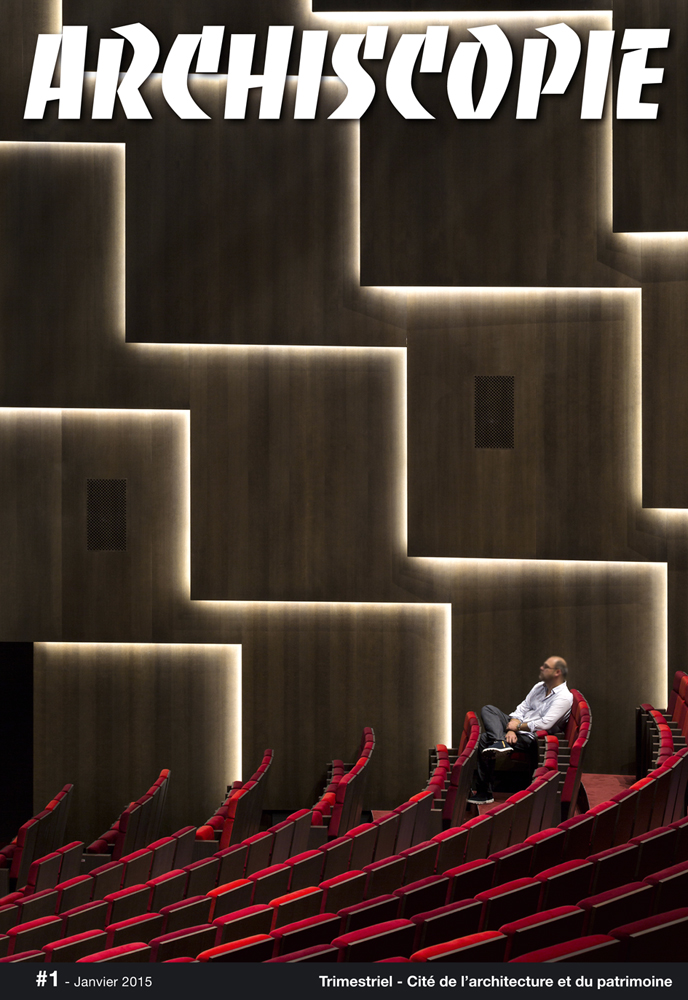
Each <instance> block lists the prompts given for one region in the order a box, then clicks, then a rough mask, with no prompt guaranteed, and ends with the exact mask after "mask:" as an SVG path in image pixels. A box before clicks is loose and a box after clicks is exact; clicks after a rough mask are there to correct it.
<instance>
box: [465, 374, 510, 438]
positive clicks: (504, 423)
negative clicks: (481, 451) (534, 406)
mask: <svg viewBox="0 0 688 1000" xmlns="http://www.w3.org/2000/svg"><path fill="white" fill-rule="evenodd" d="M475 446H476V448H513V446H514V376H513V375H476V376H475Z"/></svg>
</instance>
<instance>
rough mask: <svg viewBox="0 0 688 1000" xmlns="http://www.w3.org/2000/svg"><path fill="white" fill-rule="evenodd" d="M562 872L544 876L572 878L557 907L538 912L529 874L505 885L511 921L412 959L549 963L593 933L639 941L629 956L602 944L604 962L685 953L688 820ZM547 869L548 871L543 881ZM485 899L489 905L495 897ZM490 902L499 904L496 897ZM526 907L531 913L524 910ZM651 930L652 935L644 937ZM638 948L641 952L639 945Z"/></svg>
mask: <svg viewBox="0 0 688 1000" xmlns="http://www.w3.org/2000/svg"><path fill="white" fill-rule="evenodd" d="M663 852H664V853H665V856H664V859H663V860H664V861H665V862H667V861H668V862H669V864H668V866H667V867H664V868H662V869H658V870H657V869H655V868H654V865H656V864H657V863H658V859H659V857H660V856H661V854H662V853H663ZM559 869H560V870H559V871H557V869H553V870H552V873H551V875H549V876H548V879H547V880H546V881H550V880H552V881H556V880H559V881H561V880H562V879H563V880H564V882H565V883H568V885H566V884H565V885H564V888H565V889H568V891H567V892H564V893H562V886H561V885H560V886H558V887H557V895H558V896H559V897H560V901H559V902H558V904H557V905H556V906H554V907H550V908H544V909H543V907H542V905H541V904H540V906H539V908H538V910H537V911H535V910H532V904H529V902H528V894H529V893H530V894H531V895H532V896H533V898H534V896H535V894H536V892H537V890H536V887H534V886H531V885H529V884H528V882H527V880H525V879H522V880H520V884H519V883H518V882H513V883H512V884H511V885H510V886H509V887H506V886H503V887H502V890H507V889H508V891H506V892H504V891H503V892H502V893H501V894H500V897H501V902H503V903H504V904H505V906H507V907H508V910H509V916H510V920H509V922H508V923H506V924H504V925H502V926H500V927H499V928H498V929H492V928H489V927H488V926H487V924H488V923H489V919H488V920H487V921H485V920H483V922H482V925H481V927H480V928H479V930H478V929H476V931H475V932H473V933H472V934H471V933H469V934H468V935H463V936H462V937H459V938H456V939H454V940H453V941H448V942H445V943H444V944H440V945H433V946H430V947H428V948H426V949H424V950H423V951H420V952H418V953H416V954H415V955H412V956H411V960H412V961H413V960H415V961H497V962H501V961H513V960H515V959H516V958H518V957H520V960H521V961H530V962H538V961H549V960H551V959H552V958H554V959H556V958H557V957H563V956H564V955H571V953H572V952H574V953H575V954H578V949H579V947H580V944H581V942H580V940H579V939H580V938H581V937H584V936H585V937H588V936H591V935H596V936H598V935H604V936H606V937H607V938H609V937H611V938H612V939H613V938H617V939H618V940H620V941H625V942H626V943H634V944H635V946H636V951H634V952H633V953H631V954H629V953H625V954H624V953H623V951H622V949H620V948H614V949H613V950H609V949H607V948H603V949H601V951H602V952H603V954H602V953H601V954H600V959H601V960H603V961H604V960H611V961H623V960H626V959H629V958H630V960H632V961H660V960H667V961H671V960H673V961H675V960H676V959H677V958H678V957H679V955H680V954H681V953H680V952H677V951H675V950H673V951H672V948H671V941H672V939H673V938H674V935H675V933H676V930H677V927H679V926H682V927H683V929H684V931H685V929H686V921H685V919H683V918H682V917H680V916H679V917H678V918H677V914H676V910H677V909H680V907H681V906H682V904H683V903H685V900H686V892H687V890H688V820H687V819H686V818H685V817H684V818H683V819H682V820H679V821H677V822H676V823H675V824H673V825H672V826H669V827H666V828H664V829H661V830H657V831H652V833H651V834H649V835H645V836H644V837H638V838H634V839H633V840H631V841H630V842H629V843H628V844H625V845H623V846H622V847H621V848H613V849H612V850H611V851H605V852H602V854H600V855H597V856H593V857H590V858H587V859H586V860H585V861H582V862H577V863H576V862H574V863H571V864H569V866H568V870H566V871H565V872H564V871H562V869H564V866H563V865H562V866H559ZM546 874H547V873H542V874H541V876H540V878H542V877H543V876H545V875H546ZM545 884H546V882H545ZM601 887H603V888H601ZM586 890H587V891H588V892H591V894H590V895H587V896H584V897H583V898H578V899H577V902H574V900H575V899H576V897H577V896H578V895H579V893H580V892H581V891H583V892H585V891H586ZM481 896H482V898H483V906H484V907H485V906H486V905H487V904H488V896H489V894H488V893H483V894H481ZM519 897H520V898H519ZM540 900H542V893H541V895H540ZM491 901H492V902H494V897H493V899H492V900H491ZM524 908H525V909H526V910H528V909H530V910H531V912H528V913H527V914H524V913H522V912H519V910H521V911H522V910H523V909H524ZM504 912H506V910H505V911H504ZM686 913H688V910H686ZM677 919H678V924H677ZM493 922H494V918H493ZM629 925H630V926H629ZM485 931H488V932H489V933H484V932H485ZM648 932H649V933H650V937H649V940H646V939H645V934H646V933H648ZM650 942H651V945H650V947H648V945H649V944H650ZM596 943H597V944H601V942H596ZM638 946H640V947H641V949H642V950H641V951H638V950H637V947H638ZM533 949H536V950H533Z"/></svg>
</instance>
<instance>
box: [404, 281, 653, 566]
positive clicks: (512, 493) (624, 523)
mask: <svg viewBox="0 0 688 1000" xmlns="http://www.w3.org/2000/svg"><path fill="white" fill-rule="evenodd" d="M417 298H418V299H419V300H420V299H421V296H418V297H417ZM415 318H417V321H418V323H419V328H418V329H417V330H416V329H414V330H413V332H412V333H411V334H410V336H409V346H408V372H409V401H408V428H409V552H410V553H411V554H414V555H437V556H492V557H495V556H496V557H500V556H501V557H506V558H524V557H525V558H545V559H553V558H561V559H637V558H638V556H639V551H640V552H642V553H643V555H644V554H645V548H644V547H643V548H642V549H640V550H639V548H638V540H637V539H635V538H634V537H633V536H632V535H631V533H629V527H628V521H629V512H630V508H631V495H632V493H633V491H634V489H635V480H636V479H637V477H638V475H639V468H638V463H639V449H640V442H639V439H638V438H639V428H640V419H639V417H640V414H639V390H640V385H639V382H640V343H639V340H640V337H639V329H638V323H637V297H636V295H635V294H631V295H630V296H629V295H628V294H623V293H617V294H614V293H611V292H600V293H597V294H592V293H589V294H587V295H586V296H585V297H582V296H580V295H577V294H564V293H562V294H560V295H559V296H558V298H557V300H556V302H553V301H552V302H549V301H547V299H546V298H545V296H543V295H539V294H535V293H531V294H521V295H517V294H509V293H507V292H497V293H493V294H491V295H490V294H483V295H481V296H477V295H468V294H465V295H461V294H460V293H456V294H455V295H453V296H450V295H445V296H443V297H437V298H436V299H434V300H432V299H431V302H430V303H429V304H428V305H427V306H426V305H425V304H424V303H423V302H420V301H419V302H418V306H417V313H416V314H415V316H414V319H415ZM428 320H429V321H430V323H431V324H432V325H430V326H428V327H425V326H423V323H424V322H427V321H428ZM476 375H512V376H514V379H515V383H514V385H515V438H514V447H513V449H485V448H476V447H475V436H474V427H475V418H474V397H475V391H474V379H475V376H476ZM648 554H649V553H648ZM657 555H658V553H656V554H655V558H656V557H657Z"/></svg>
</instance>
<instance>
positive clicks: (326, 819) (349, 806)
mask: <svg viewBox="0 0 688 1000" xmlns="http://www.w3.org/2000/svg"><path fill="white" fill-rule="evenodd" d="M374 749H375V733H374V732H373V730H372V729H371V728H370V726H365V727H364V729H363V735H362V737H361V743H360V746H359V749H358V759H357V760H356V762H355V763H354V764H352V765H351V766H350V767H349V766H348V765H346V764H344V762H343V761H341V760H334V761H333V762H332V770H331V777H330V781H329V783H328V784H327V786H326V788H325V791H324V792H323V795H322V797H321V798H320V800H319V801H318V802H317V803H316V804H315V806H314V807H313V817H312V823H313V825H314V826H318V827H325V828H326V830H327V834H326V835H327V836H328V837H330V838H335V837H341V836H342V834H344V833H346V831H347V830H350V829H351V828H352V827H354V826H356V824H357V823H358V822H359V820H360V818H361V812H362V809H363V793H364V791H365V784H366V778H367V768H368V764H369V762H370V758H371V756H372V753H373V750H374Z"/></svg>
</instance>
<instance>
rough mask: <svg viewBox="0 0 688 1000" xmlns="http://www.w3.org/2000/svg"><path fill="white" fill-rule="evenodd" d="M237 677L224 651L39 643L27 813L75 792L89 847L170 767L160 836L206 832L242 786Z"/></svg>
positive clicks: (80, 829) (73, 819)
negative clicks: (186, 829)
mask: <svg viewBox="0 0 688 1000" xmlns="http://www.w3.org/2000/svg"><path fill="white" fill-rule="evenodd" d="M240 670H241V657H240V651H238V650H237V649H236V648H235V647H231V646H212V645H196V646H184V645H167V644H160V645H146V644H138V643H134V644H129V643H122V644H119V643H115V644H113V645H108V644H106V643H103V644H100V643H96V644H91V643H85V644H81V643H37V644H36V646H35V653H34V677H35V692H36V696H35V704H36V712H35V721H34V754H35V761H36V769H35V778H34V808H36V809H40V808H43V806H44V805H45V803H46V802H48V801H49V800H50V798H51V797H52V796H53V795H54V794H55V792H56V791H58V790H59V789H60V788H61V787H62V786H63V785H64V784H65V783H66V782H68V781H69V782H73V783H74V786H75V789H74V800H73V802H72V805H71V808H70V815H69V822H68V829H67V839H68V840H69V839H80V840H85V841H86V842H87V843H88V842H89V841H91V840H93V839H95V838H96V837H98V836H99V835H100V834H101V833H102V832H103V831H104V830H106V829H109V827H110V826H111V824H112V823H113V822H114V821H115V819H117V817H118V816H119V814H120V813H121V811H122V809H124V808H125V807H126V806H127V805H128V804H129V802H130V801H132V800H133V799H137V798H138V797H139V796H140V795H143V793H144V792H146V791H148V788H149V787H150V786H151V785H152V784H153V782H154V781H155V780H156V778H157V777H158V775H159V773H160V771H161V770H162V768H164V767H167V768H169V769H170V770H171V772H172V773H171V780H170V791H169V794H168V797H167V802H166V806H165V816H164V831H163V832H164V833H165V834H169V833H172V832H174V831H175V830H178V829H180V828H181V827H182V826H186V825H188V824H189V823H194V824H196V825H197V824H200V823H202V822H203V821H204V820H205V819H207V818H208V816H209V815H210V814H211V813H212V812H214V810H215V808H216V807H217V805H219V804H220V802H222V800H223V797H224V796H225V795H226V786H227V784H228V783H229V784H231V782H232V781H234V780H235V779H236V778H237V777H238V776H239V770H240V768H239V760H238V753H237V750H238V740H237V727H238V726H239V725H240V720H241V706H240V705H239V704H238V703H237V693H238V685H237V673H238V672H239V671H240Z"/></svg>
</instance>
